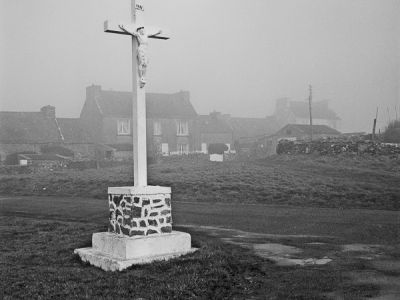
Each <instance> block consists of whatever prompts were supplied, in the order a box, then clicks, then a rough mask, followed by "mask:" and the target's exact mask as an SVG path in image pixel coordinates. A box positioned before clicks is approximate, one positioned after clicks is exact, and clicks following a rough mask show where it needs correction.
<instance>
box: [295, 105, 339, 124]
mask: <svg viewBox="0 0 400 300" xmlns="http://www.w3.org/2000/svg"><path fill="white" fill-rule="evenodd" d="M289 109H290V111H291V112H292V113H293V114H294V115H295V116H296V117H298V118H304V119H307V118H309V117H310V111H309V104H308V102H304V101H290V102H289ZM312 116H313V118H315V119H326V120H340V118H339V117H338V116H337V115H336V113H335V112H334V111H333V110H331V109H330V108H329V107H328V101H319V102H314V103H313V104H312Z"/></svg>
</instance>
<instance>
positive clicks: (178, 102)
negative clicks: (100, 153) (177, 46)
mask: <svg viewBox="0 0 400 300" xmlns="http://www.w3.org/2000/svg"><path fill="white" fill-rule="evenodd" d="M146 113H147V128H146V135H147V151H148V153H149V154H152V155H154V154H162V155H170V154H188V153H190V152H194V151H196V150H197V145H198V141H197V140H196V138H197V136H196V119H197V113H196V111H195V110H194V108H193V106H192V104H191V102H190V95H189V92H186V91H181V92H178V93H173V94H161V93H146ZM80 120H81V122H82V124H83V126H84V127H85V128H86V130H87V132H88V134H89V136H90V137H91V138H92V140H93V141H95V143H97V144H101V145H104V146H105V147H108V148H107V149H106V150H105V151H106V153H105V156H106V157H110V158H111V157H114V158H121V159H130V158H132V149H133V146H132V143H133V142H132V94H131V92H120V91H106V90H102V88H101V86H99V85H92V86H89V87H87V88H86V100H85V103H84V105H83V108H82V111H81V114H80Z"/></svg>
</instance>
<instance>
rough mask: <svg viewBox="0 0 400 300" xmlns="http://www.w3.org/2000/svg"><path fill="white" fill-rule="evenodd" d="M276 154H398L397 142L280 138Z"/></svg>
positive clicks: (399, 147)
mask: <svg viewBox="0 0 400 300" xmlns="http://www.w3.org/2000/svg"><path fill="white" fill-rule="evenodd" d="M276 151H277V154H308V153H318V154H320V155H337V154H342V153H352V154H359V155H362V154H369V155H388V156H393V155H394V156H399V155H400V145H399V144H387V143H378V142H372V141H362V140H358V141H352V140H349V141H346V140H316V141H313V142H312V143H310V142H309V141H288V140H281V141H280V142H279V143H278V146H277V150H276Z"/></svg>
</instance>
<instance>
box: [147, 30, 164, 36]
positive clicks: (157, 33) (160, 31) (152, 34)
mask: <svg viewBox="0 0 400 300" xmlns="http://www.w3.org/2000/svg"><path fill="white" fill-rule="evenodd" d="M161 33H162V30H161V29H160V30H158V31H157V32H155V33H154V32H152V33H150V34H149V35H148V36H147V37H151V36H155V35H159V34H161Z"/></svg>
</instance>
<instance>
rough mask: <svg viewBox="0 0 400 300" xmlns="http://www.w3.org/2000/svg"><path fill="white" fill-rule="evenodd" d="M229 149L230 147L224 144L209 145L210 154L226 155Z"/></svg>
mask: <svg viewBox="0 0 400 300" xmlns="http://www.w3.org/2000/svg"><path fill="white" fill-rule="evenodd" d="M228 149H229V148H228V146H227V145H225V144H222V143H216V144H210V145H208V153H209V154H224V152H225V151H228Z"/></svg>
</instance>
